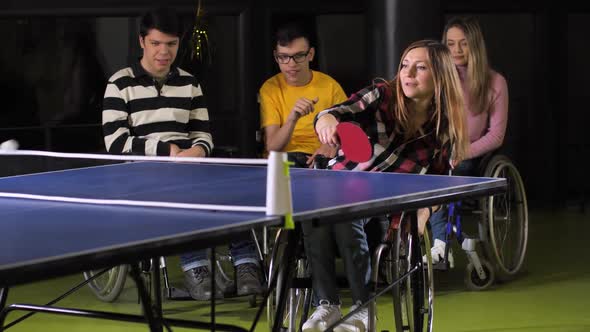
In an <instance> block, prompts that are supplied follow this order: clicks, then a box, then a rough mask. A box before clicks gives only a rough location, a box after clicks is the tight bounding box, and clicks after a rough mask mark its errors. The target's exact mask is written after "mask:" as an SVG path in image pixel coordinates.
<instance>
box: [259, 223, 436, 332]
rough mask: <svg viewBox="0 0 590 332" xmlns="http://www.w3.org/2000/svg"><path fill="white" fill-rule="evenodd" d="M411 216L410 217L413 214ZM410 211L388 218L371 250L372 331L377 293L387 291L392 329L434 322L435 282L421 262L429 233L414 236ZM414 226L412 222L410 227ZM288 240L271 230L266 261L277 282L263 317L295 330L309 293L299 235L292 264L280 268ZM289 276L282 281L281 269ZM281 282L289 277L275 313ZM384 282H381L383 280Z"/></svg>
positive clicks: (308, 303)
mask: <svg viewBox="0 0 590 332" xmlns="http://www.w3.org/2000/svg"><path fill="white" fill-rule="evenodd" d="M412 218H414V219H412ZM413 221H415V214H409V215H408V214H402V215H401V216H397V217H394V218H392V222H391V223H390V226H389V230H388V232H387V236H386V238H385V240H383V241H381V243H380V244H379V245H378V246H376V248H375V249H374V251H373V260H372V262H371V265H372V275H371V284H372V285H374V287H373V288H372V289H371V300H370V303H369V305H368V309H369V331H371V332H374V331H376V329H377V325H376V319H377V318H376V317H377V312H376V306H377V304H376V299H377V297H379V296H381V295H383V294H385V293H387V292H389V293H390V294H391V296H392V299H393V300H392V303H393V316H392V315H391V314H384V315H383V317H393V318H394V321H393V322H392V323H393V324H394V325H393V327H394V329H395V330H396V331H398V332H403V331H412V332H414V331H431V330H432V322H433V299H434V284H433V281H432V263H431V262H432V260H431V259H428V263H426V264H423V263H422V256H423V255H427V256H429V255H430V250H429V248H430V238H429V236H428V234H427V233H425V234H424V235H423V236H419V235H417V234H418V230H417V226H413V225H417V223H415V222H414V223H413ZM413 227H415V228H413ZM287 245H288V238H287V234H286V231H284V230H279V231H278V232H277V234H276V237H275V241H274V245H273V249H272V252H271V255H270V262H269V266H268V267H269V269H268V270H269V272H268V273H269V277H268V278H269V280H270V279H271V276H272V275H273V273H275V274H276V275H277V276H276V277H277V280H278V284H277V287H276V288H275V290H272V291H271V293H270V295H269V298H268V302H267V317H268V322H269V328H270V329H271V330H272V329H273V328H274V327H275V325H276V324H277V322H275V319H276V317H280V318H279V319H282V320H281V321H280V322H278V324H279V327H280V329H281V330H283V331H286V332H300V331H301V327H302V326H303V323H304V322H305V321H306V320H307V318H308V316H309V313H310V309H311V301H312V296H313V294H312V293H313V291H312V284H311V275H310V267H309V266H308V263H307V260H306V258H305V254H304V247H303V242H302V240H301V237H300V238H299V239H298V241H297V243H296V244H295V246H296V249H295V257H294V261H293V262H292V266H288V267H286V268H283V269H279V265H280V264H281V263H285V262H282V257H283V254H284V252H285V250H286V247H287ZM286 274H288V275H290V276H291V277H292V278H291V280H290V281H286V280H287V279H285V278H284V277H285V275H286ZM282 282H289V284H288V285H286V288H287V292H288V293H287V301H286V304H285V307H284V309H283V310H282V312H281V314H280V315H277V310H278V309H277V306H276V304H277V301H278V292H277V291H276V290H278V289H281V286H282V285H281V284H280V283H282ZM383 283H385V285H383Z"/></svg>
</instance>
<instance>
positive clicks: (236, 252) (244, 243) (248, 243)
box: [229, 239, 260, 266]
mask: <svg viewBox="0 0 590 332" xmlns="http://www.w3.org/2000/svg"><path fill="white" fill-rule="evenodd" d="M229 253H230V255H231V257H232V258H233V261H234V266H238V265H240V264H245V263H253V264H256V265H259V264H260V258H259V257H258V253H257V249H256V244H255V243H254V240H252V239H247V240H245V239H244V240H242V239H240V240H235V241H232V243H231V244H230V246H229Z"/></svg>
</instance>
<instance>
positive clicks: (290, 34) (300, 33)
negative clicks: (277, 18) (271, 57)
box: [274, 22, 312, 47]
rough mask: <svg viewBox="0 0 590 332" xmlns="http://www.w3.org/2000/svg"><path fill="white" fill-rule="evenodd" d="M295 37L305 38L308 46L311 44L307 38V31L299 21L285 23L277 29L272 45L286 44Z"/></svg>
mask: <svg viewBox="0 0 590 332" xmlns="http://www.w3.org/2000/svg"><path fill="white" fill-rule="evenodd" d="M297 38H305V40H307V43H308V44H309V46H310V47H311V46H312V45H311V41H310V39H309V33H308V32H307V31H306V30H305V29H304V28H303V27H302V26H301V25H300V24H299V23H296V22H291V23H287V24H284V25H282V26H280V27H279V28H278V29H277V32H276V34H275V44H274V45H275V47H276V46H277V45H280V46H287V45H289V44H290V43H291V42H292V41H293V40H295V39H297Z"/></svg>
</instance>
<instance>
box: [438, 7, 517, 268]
mask: <svg viewBox="0 0 590 332" xmlns="http://www.w3.org/2000/svg"><path fill="white" fill-rule="evenodd" d="M442 41H443V43H444V44H446V45H447V46H448V47H449V49H450V50H451V55H452V56H453V61H454V62H455V66H456V67H457V71H458V72H459V78H460V79H461V85H462V87H463V97H464V101H465V115H466V117H467V128H468V132H469V141H470V142H471V144H470V146H469V151H468V152H467V158H466V160H464V161H462V162H461V163H459V164H458V165H454V166H455V169H454V171H453V174H458V175H474V174H473V173H474V171H475V168H476V167H477V165H478V163H479V160H480V159H481V157H482V156H483V155H485V154H486V153H488V152H491V151H493V150H496V149H497V148H499V147H500V146H501V145H502V142H503V141H504V134H505V133H506V122H507V120H508V86H507V84H506V79H504V77H503V76H502V75H500V74H499V73H497V72H495V71H494V70H492V69H491V68H490V66H489V63H488V57H487V53H486V45H485V41H484V38H483V34H482V32H481V28H480V26H479V23H478V22H477V20H476V19H475V18H473V17H454V18H452V19H450V20H449V22H448V23H447V25H446V26H445V29H444V33H443V38H442ZM446 214H447V213H446V211H445V210H444V209H441V210H439V211H438V212H436V213H435V214H433V216H432V217H431V219H430V223H431V227H432V233H433V237H434V245H433V247H432V251H431V252H432V261H433V263H437V262H439V261H440V260H441V258H442V257H444V252H445V247H446V232H445V226H446V220H447V218H446ZM449 261H450V263H451V264H452V255H451V254H450V253H449Z"/></svg>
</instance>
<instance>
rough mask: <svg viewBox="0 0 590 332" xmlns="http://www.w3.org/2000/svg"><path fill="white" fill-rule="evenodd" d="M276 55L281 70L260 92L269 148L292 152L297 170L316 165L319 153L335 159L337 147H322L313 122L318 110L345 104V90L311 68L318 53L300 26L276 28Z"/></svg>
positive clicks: (261, 111)
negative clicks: (315, 161)
mask: <svg viewBox="0 0 590 332" xmlns="http://www.w3.org/2000/svg"><path fill="white" fill-rule="evenodd" d="M273 55H274V58H275V60H276V62H277V64H278V65H279V68H280V70H281V72H280V73H278V74H276V75H274V76H273V77H271V78H269V79H268V80H267V81H266V82H265V83H264V84H263V85H262V87H261V88H260V119H261V125H260V127H261V128H262V129H263V130H264V135H265V142H266V150H267V151H284V152H287V153H288V155H289V160H291V161H293V162H295V166H296V167H311V166H312V164H313V160H314V157H315V156H316V155H324V156H326V157H328V158H332V157H334V156H335V154H336V149H335V148H334V147H331V146H329V145H322V144H321V143H320V141H319V139H318V138H317V135H316V132H315V129H314V126H313V120H314V118H315V115H316V114H317V113H318V112H320V111H322V110H324V109H326V108H329V107H332V106H333V105H335V104H338V103H341V102H343V101H345V100H346V95H345V94H344V91H343V90H342V87H340V84H338V82H336V81H335V80H334V79H333V78H331V77H330V76H328V75H326V74H324V73H321V72H319V71H314V70H311V69H310V68H309V63H310V62H311V61H312V60H313V57H314V56H315V49H314V48H313V47H312V46H311V45H310V42H309V37H308V35H307V34H306V33H305V32H304V31H303V29H301V28H300V27H299V26H297V25H295V24H287V25H285V26H283V27H281V28H279V29H278V30H277V33H276V44H275V50H274V52H273Z"/></svg>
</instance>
